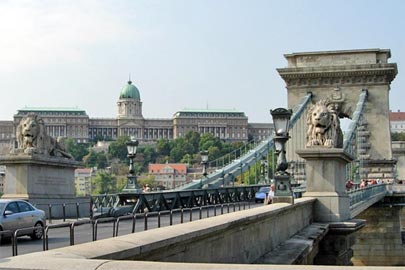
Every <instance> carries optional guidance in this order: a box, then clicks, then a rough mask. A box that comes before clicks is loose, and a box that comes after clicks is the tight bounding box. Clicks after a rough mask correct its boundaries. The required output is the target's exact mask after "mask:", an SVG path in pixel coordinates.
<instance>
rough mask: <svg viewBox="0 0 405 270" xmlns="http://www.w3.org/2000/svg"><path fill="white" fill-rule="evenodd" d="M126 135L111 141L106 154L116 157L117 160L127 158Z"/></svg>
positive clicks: (127, 138)
mask: <svg viewBox="0 0 405 270" xmlns="http://www.w3.org/2000/svg"><path fill="white" fill-rule="evenodd" d="M128 141H129V137H128V136H122V137H119V138H118V139H117V140H116V141H114V142H112V143H111V144H110V146H109V148H108V154H109V155H110V157H111V158H118V159H119V160H126V158H127V154H128V152H127V144H126V143H127V142H128Z"/></svg>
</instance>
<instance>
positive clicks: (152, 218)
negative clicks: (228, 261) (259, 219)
mask: <svg viewBox="0 0 405 270" xmlns="http://www.w3.org/2000/svg"><path fill="white" fill-rule="evenodd" d="M259 206H262V204H250V208H255V207H259ZM245 207H246V209H248V208H249V206H248V205H246V206H245ZM238 210H239V206H238V205H236V206H235V211H238ZM240 210H243V205H242V206H241V209H240ZM222 211H223V213H224V214H226V213H228V207H227V206H225V207H224V208H223V210H222ZM229 212H230V213H232V212H234V207H233V206H232V205H230V207H229ZM200 214H201V218H209V217H213V216H215V214H216V215H220V214H221V208H220V207H217V208H216V210H215V209H214V208H213V207H211V208H206V209H203V210H202V211H201V213H200V211H199V210H198V209H195V210H193V212H192V215H191V219H192V221H193V220H198V219H200ZM183 222H184V223H186V222H190V210H187V209H185V210H184V211H183ZM60 223H63V221H61V220H58V221H55V220H54V221H53V222H52V224H60ZM180 223H181V212H180V211H176V212H175V213H173V217H172V224H173V225H175V224H180ZM48 225H49V224H48ZM132 225H133V223H132V220H121V221H120V222H119V225H118V227H119V229H118V236H121V235H125V234H129V233H132ZM160 226H161V227H165V226H170V215H169V214H168V213H166V214H163V213H162V214H161V218H160ZM145 227H146V229H148V230H150V229H155V228H158V216H157V215H156V214H150V215H148V217H147V222H146V224H145V217H144V215H141V216H139V217H138V218H137V219H136V220H135V232H140V231H144V230H145ZM113 228H114V223H113V222H108V223H99V224H97V240H100V239H106V238H110V237H112V236H113ZM48 238H49V242H48V249H55V248H59V247H65V246H69V245H70V230H69V227H64V228H53V229H49V231H48ZM91 241H93V228H92V225H91V224H90V223H86V224H82V225H79V226H76V227H75V230H74V244H75V245H77V244H82V243H87V242H91ZM38 251H43V239H41V240H31V238H30V237H28V236H22V237H19V238H18V241H17V254H18V255H21V254H27V253H31V252H38ZM12 254H13V253H12V244H11V241H9V242H6V243H3V244H2V245H0V258H6V257H10V256H12Z"/></svg>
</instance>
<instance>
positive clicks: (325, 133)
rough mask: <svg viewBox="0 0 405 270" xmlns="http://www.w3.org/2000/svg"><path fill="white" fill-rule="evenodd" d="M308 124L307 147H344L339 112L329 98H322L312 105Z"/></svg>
mask: <svg viewBox="0 0 405 270" xmlns="http://www.w3.org/2000/svg"><path fill="white" fill-rule="evenodd" d="M307 124H308V130H307V144H306V146H307V147H310V146H315V145H319V146H325V147H334V148H342V147H343V134H342V130H341V128H340V121H339V117H338V112H337V111H336V108H335V106H334V104H333V103H331V102H330V101H329V100H327V99H325V100H320V101H318V102H317V103H316V104H314V105H312V106H311V108H310V109H309V111H308V114H307Z"/></svg>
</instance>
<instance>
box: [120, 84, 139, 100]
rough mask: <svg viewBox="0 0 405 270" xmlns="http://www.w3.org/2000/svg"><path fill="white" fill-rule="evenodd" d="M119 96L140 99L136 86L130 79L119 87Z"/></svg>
mask: <svg viewBox="0 0 405 270" xmlns="http://www.w3.org/2000/svg"><path fill="white" fill-rule="evenodd" d="M120 98H133V99H137V100H141V95H140V94H139V90H138V88H136V87H135V86H134V85H133V84H132V82H131V81H128V84H127V85H125V86H124V87H123V88H122V89H121V93H120Z"/></svg>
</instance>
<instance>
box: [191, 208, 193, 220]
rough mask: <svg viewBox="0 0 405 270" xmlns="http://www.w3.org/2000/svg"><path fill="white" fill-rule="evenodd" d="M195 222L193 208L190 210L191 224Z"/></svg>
mask: <svg viewBox="0 0 405 270" xmlns="http://www.w3.org/2000/svg"><path fill="white" fill-rule="evenodd" d="M191 221H193V208H190V222H191Z"/></svg>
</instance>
